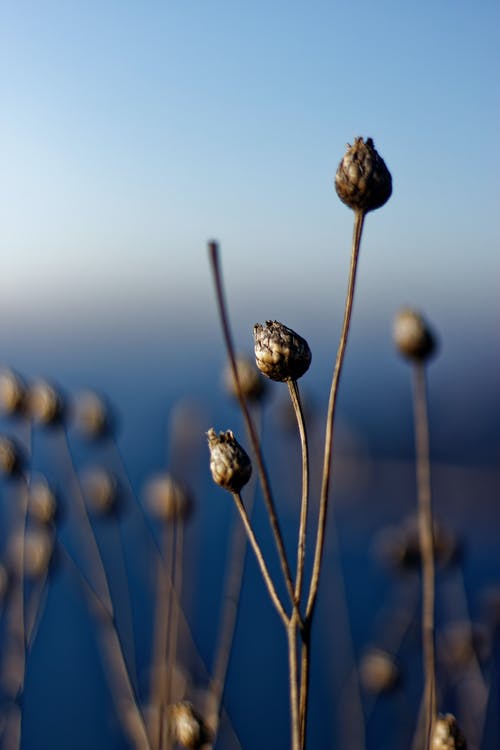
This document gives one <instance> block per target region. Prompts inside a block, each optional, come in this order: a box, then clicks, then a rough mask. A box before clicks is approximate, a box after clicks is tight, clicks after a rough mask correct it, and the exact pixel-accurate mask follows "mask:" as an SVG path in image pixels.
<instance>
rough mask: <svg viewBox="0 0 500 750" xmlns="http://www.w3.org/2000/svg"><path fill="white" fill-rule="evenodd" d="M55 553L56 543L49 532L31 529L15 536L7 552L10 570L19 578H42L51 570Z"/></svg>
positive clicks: (11, 539) (10, 541)
mask: <svg viewBox="0 0 500 750" xmlns="http://www.w3.org/2000/svg"><path fill="white" fill-rule="evenodd" d="M53 551H54V542H53V539H52V537H51V536H50V534H48V533H47V531H43V530H41V529H31V530H29V531H27V532H26V533H25V534H24V533H22V532H20V533H18V534H14V535H13V536H12V537H11V538H10V540H9V545H8V550H7V558H8V560H9V563H10V570H11V572H12V573H14V574H15V575H16V576H18V577H21V576H22V575H23V574H24V575H25V576H26V578H32V579H33V578H40V577H41V576H43V575H45V574H46V573H47V571H48V569H49V565H50V562H51V559H52V554H53Z"/></svg>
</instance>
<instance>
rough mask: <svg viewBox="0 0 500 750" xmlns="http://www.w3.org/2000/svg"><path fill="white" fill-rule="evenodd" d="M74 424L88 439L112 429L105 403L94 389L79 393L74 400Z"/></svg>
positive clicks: (98, 436) (102, 434)
mask: <svg viewBox="0 0 500 750" xmlns="http://www.w3.org/2000/svg"><path fill="white" fill-rule="evenodd" d="M74 414H75V426H76V428H77V430H78V431H79V432H80V434H81V435H83V436H84V437H86V438H87V439H89V440H93V439H97V438H100V437H103V436H104V435H106V434H107V433H108V432H109V431H110V430H111V429H112V418H111V414H110V411H109V408H108V406H107V404H106V403H105V402H104V400H103V399H102V398H101V396H99V395H98V394H97V393H94V391H85V392H83V393H80V394H79V395H78V396H77V398H76V401H75V412H74Z"/></svg>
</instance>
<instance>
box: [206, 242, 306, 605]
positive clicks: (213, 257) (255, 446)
mask: <svg viewBox="0 0 500 750" xmlns="http://www.w3.org/2000/svg"><path fill="white" fill-rule="evenodd" d="M208 250H209V256H210V263H211V266H212V271H213V276H214V283H215V290H216V296H217V305H218V309H219V316H220V321H221V326H222V331H223V334H224V341H225V344H226V350H227V355H228V358H229V363H230V366H231V372H232V376H233V379H234V383H235V385H236V393H237V396H238V401H239V404H240V408H241V411H242V414H243V418H244V420H245V425H246V428H247V432H248V436H249V438H250V443H251V445H252V450H253V453H254V456H255V460H256V463H257V470H258V472H259V478H260V483H261V486H262V493H263V496H264V502H265V504H266V508H267V514H268V517H269V522H270V524H271V529H272V532H273V535H274V539H275V542H276V547H277V550H278V555H279V559H280V564H281V569H282V571H283V577H284V579H285V584H286V587H287V590H288V594H289V596H290V601H291V603H292V604H293V606H294V607H295V606H296V604H297V603H296V600H295V592H294V586H293V581H292V575H291V573H290V566H289V564H288V560H287V556H286V551H285V545H284V542H283V536H282V534H281V530H280V526H279V521H278V515H277V513H276V508H275V504H274V500H273V495H272V491H271V485H270V481H269V477H268V474H267V469H266V467H265V464H264V457H263V455H262V450H261V446H260V441H259V438H258V435H257V430H256V428H255V426H254V423H253V420H252V417H251V415H250V410H249V408H248V404H247V402H246V399H245V397H244V395H243V392H242V390H241V384H240V381H239V377H238V368H237V366H236V358H235V352H234V346H233V339H232V335H231V330H230V327H229V316H228V314H227V306H226V302H225V295H224V288H223V284H222V273H221V270H220V264H219V246H218V244H217V243H216V242H209V243H208Z"/></svg>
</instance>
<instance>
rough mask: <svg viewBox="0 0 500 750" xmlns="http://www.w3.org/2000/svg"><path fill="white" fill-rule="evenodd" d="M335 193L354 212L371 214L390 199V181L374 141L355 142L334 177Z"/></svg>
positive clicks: (388, 173) (369, 139) (359, 139)
mask: <svg viewBox="0 0 500 750" xmlns="http://www.w3.org/2000/svg"><path fill="white" fill-rule="evenodd" d="M335 189H336V191H337V195H338V196H339V198H340V200H341V201H342V202H343V203H345V204H346V205H347V206H349V208H352V209H353V210H354V211H363V212H364V213H367V212H368V211H374V210H375V209H376V208H380V207H381V206H383V205H384V203H386V202H387V201H388V200H389V198H390V197H391V193H392V178H391V173H390V172H389V170H388V169H387V167H386V166H385V162H384V160H383V159H382V157H381V156H379V154H378V153H377V151H376V149H375V146H374V145H373V141H372V139H371V138H368V139H367V140H366V141H363V139H362V138H355V139H354V144H353V145H352V146H351V145H350V144H347V151H346V154H345V156H344V158H343V159H342V161H341V162H340V164H339V166H338V169H337V174H336V175H335Z"/></svg>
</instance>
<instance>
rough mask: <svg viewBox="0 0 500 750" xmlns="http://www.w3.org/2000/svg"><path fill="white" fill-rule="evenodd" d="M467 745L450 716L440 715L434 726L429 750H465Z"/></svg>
mask: <svg viewBox="0 0 500 750" xmlns="http://www.w3.org/2000/svg"><path fill="white" fill-rule="evenodd" d="M466 748H467V743H466V741H465V737H464V736H463V734H462V732H461V731H460V728H459V726H458V724H457V720H456V719H455V717H454V716H453V715H452V714H445V715H443V714H440V715H439V716H438V717H437V719H436V722H435V724H434V732H433V735H432V742H431V750H466Z"/></svg>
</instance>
